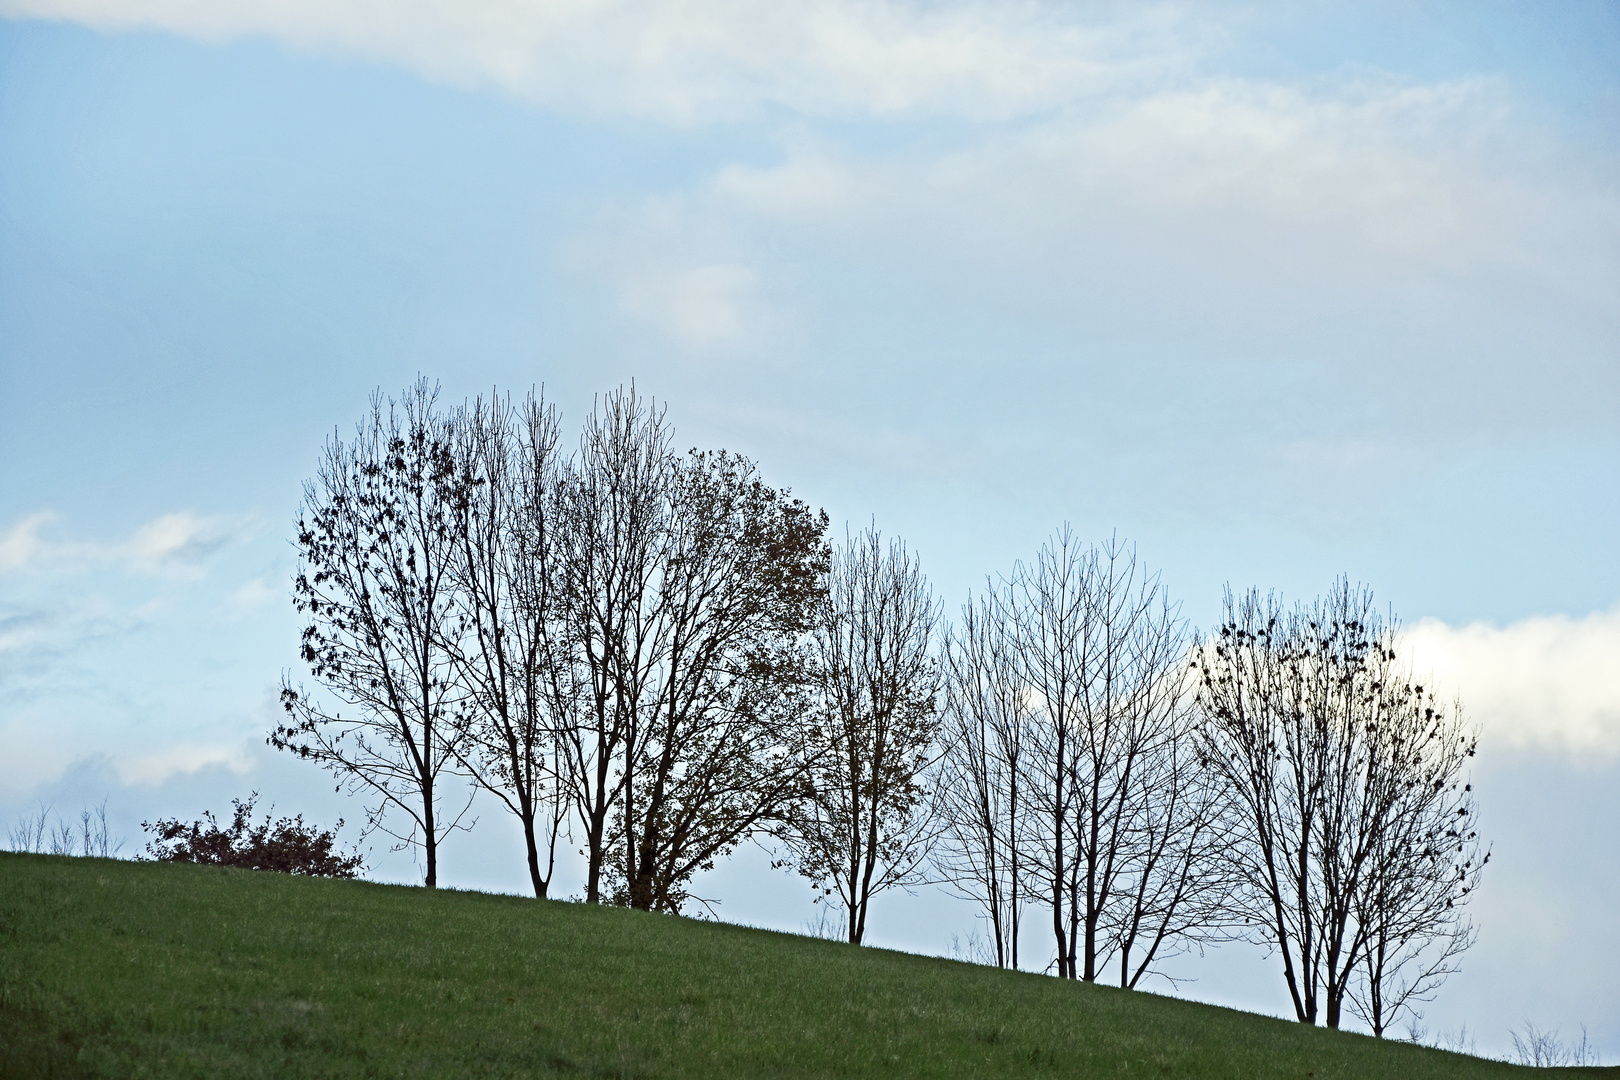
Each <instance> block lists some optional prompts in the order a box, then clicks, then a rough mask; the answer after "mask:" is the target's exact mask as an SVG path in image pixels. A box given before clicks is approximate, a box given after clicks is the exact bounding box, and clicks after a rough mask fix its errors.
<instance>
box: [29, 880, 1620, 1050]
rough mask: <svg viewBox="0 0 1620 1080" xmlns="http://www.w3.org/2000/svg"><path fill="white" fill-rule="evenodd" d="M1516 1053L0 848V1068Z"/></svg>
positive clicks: (713, 930) (736, 939)
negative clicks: (1455, 1049) (1412, 1042)
mask: <svg viewBox="0 0 1620 1080" xmlns="http://www.w3.org/2000/svg"><path fill="white" fill-rule="evenodd" d="M1528 1071H1529V1070H1525V1069H1521V1068H1519V1067H1516V1066H1510V1065H1504V1064H1501V1063H1497V1062H1489V1061H1481V1060H1478V1059H1474V1058H1469V1057H1464V1056H1460V1055H1456V1054H1449V1053H1444V1052H1442V1051H1438V1050H1430V1049H1425V1048H1422V1047H1415V1046H1409V1045H1404V1044H1400V1043H1388V1042H1379V1041H1377V1040H1374V1039H1371V1038H1367V1037H1364V1036H1359V1035H1351V1034H1344V1033H1339V1032H1330V1031H1324V1030H1320V1029H1310V1028H1305V1027H1301V1026H1300V1025H1297V1024H1292V1023H1286V1022H1283V1021H1280V1020H1273V1019H1268V1018H1264V1017H1259V1016H1253V1015H1249V1014H1247V1013H1241V1012H1234V1011H1232V1010H1228V1009H1219V1008H1214V1007H1212V1006H1207V1005H1196V1004H1191V1003H1188V1002H1183V1001H1176V1000H1173V999H1170V998H1164V997H1158V996H1155V995H1151V994H1144V993H1141V992H1136V993H1132V992H1128V991H1121V990H1115V989H1111V988H1106V987H1099V986H1085V985H1075V984H1072V983H1062V982H1059V981H1058V980H1056V979H1051V978H1047V977H1043V976H1039V975H1031V974H1022V973H1016V972H1004V971H995V970H992V969H987V968H982V967H976V966H973V965H969V964H962V963H957V962H954V961H950V960H940V959H932V958H928V957H920V956H910V955H906V954H903V953H893V952H885V951H882V950H877V949H857V948H854V947H851V946H847V945H840V944H834V943H829V942H824V941H816V940H812V939H809V938H801V937H795V936H793V935H787V934H776V933H770V932H767V931H762V930H749V929H744V928H741V927H736V926H727V925H724V924H717V923H706V922H698V921H693V920H688V919H676V918H670V917H667V916H660V915H648V914H643V913H640V912H632V911H622V910H614V909H602V908H590V907H586V906H584V905H578V904H567V903H555V902H545V901H535V900H526V899H522V898H518V897H509V896H490V895H485V894H481V893H462V892H448V891H441V892H428V891H426V890H423V889H414V888H404V887H399V886H388V885H376V884H371V883H367V882H344V881H322V880H310V879H300V878H293V877H288V876H285V875H281V874H270V873H256V872H253V871H244V870H223V869H218V868H212V867H197V866H177V865H160V864H153V863H132V862H113V861H107V860H100V859H68V858H59V857H52V856H43V855H15V854H0V1076H7V1077H9V1076H28V1077H48V1076H64V1077H69V1076H163V1077H171V1076H174V1077H180V1076H209V1077H214V1076H457V1077H460V1076H468V1077H472V1076H479V1077H482V1076H492V1077H493V1076H591V1077H648V1078H652V1077H713V1076H747V1077H768V1076H783V1077H788V1076H791V1077H812V1076H839V1077H857V1076H884V1077H892V1076H929V1077H999V1076H1018V1077H1045V1076H1053V1077H1058V1076H1105V1077H1155V1078H1156V1077H1233V1078H1243V1080H1255V1078H1264V1077H1296V1078H1312V1080H1327V1078H1330V1077H1412V1078H1424V1077H1435V1078H1440V1077H1496V1076H1507V1075H1513V1074H1521V1073H1525V1072H1528ZM1571 1071H1575V1070H1571ZM1582 1071H1590V1072H1597V1073H1603V1074H1607V1075H1611V1076H1620V1069H1604V1070H1582Z"/></svg>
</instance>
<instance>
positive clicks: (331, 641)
mask: <svg viewBox="0 0 1620 1080" xmlns="http://www.w3.org/2000/svg"><path fill="white" fill-rule="evenodd" d="M437 396H438V388H437V387H436V386H433V385H431V384H429V383H428V382H427V380H425V379H419V380H417V382H416V384H415V385H414V386H412V387H411V388H410V389H409V390H407V391H406V393H405V394H404V395H403V397H402V399H401V400H400V401H398V402H395V401H393V400H392V399H390V400H388V401H387V402H386V403H385V402H384V400H383V398H382V396H381V394H380V393H379V394H376V395H373V397H372V401H371V411H370V414H369V415H368V416H367V417H366V419H365V420H364V421H362V422H361V423H360V425H359V426H358V428H357V430H356V432H355V435H354V438H353V439H351V440H347V441H345V440H343V439H340V438H339V437H338V436H337V435H335V434H334V435H333V436H332V438H331V439H329V440H328V441H327V444H326V448H325V451H324V453H323V455H322V459H321V463H320V466H319V468H318V469H317V471H316V475H315V478H314V479H313V480H311V481H310V482H308V483H307V484H305V486H304V512H303V514H302V515H301V516H300V518H299V520H298V529H297V541H296V543H297V547H298V552H299V560H300V561H299V568H298V572H297V575H296V577H295V578H294V580H293V598H294V603H295V605H296V606H297V609H298V611H299V613H300V614H301V615H303V616H304V617H305V619H306V620H307V621H306V624H305V628H304V632H303V645H302V654H303V659H304V662H305V663H306V664H308V665H309V668H310V672H311V674H312V675H313V676H314V678H315V679H316V681H317V682H318V683H320V684H321V686H322V687H324V688H325V690H326V691H327V693H328V694H329V695H330V696H331V697H332V698H335V699H336V700H337V701H338V702H340V703H342V704H344V705H347V706H349V707H350V709H351V711H350V712H349V714H348V715H347V716H345V715H343V713H341V712H339V711H337V710H335V709H333V708H332V707H331V706H329V705H327V704H325V703H323V702H322V701H321V700H320V699H318V698H316V697H315V696H313V695H311V694H310V693H307V692H306V691H305V690H304V689H303V687H301V686H294V685H293V683H292V682H291V681H290V680H289V679H284V680H283V683H282V690H281V701H282V705H283V707H284V709H285V711H286V713H287V720H286V722H284V723H282V724H279V725H277V726H276V727H275V728H274V729H273V730H272V731H271V733H270V737H269V739H268V742H269V743H270V745H272V746H274V747H276V748H277V749H281V750H287V751H290V752H292V753H295V754H297V755H298V756H300V757H303V758H307V759H310V760H313V761H316V762H318V763H319V764H321V765H323V766H325V767H326V768H328V769H330V770H332V772H333V773H335V774H336V775H337V776H338V778H339V784H340V786H347V787H348V788H349V789H350V790H352V791H359V792H364V793H367V794H369V795H370V797H371V799H372V800H374V801H373V802H372V803H371V805H369V806H368V807H367V815H368V819H369V824H370V825H371V826H372V827H376V828H380V829H382V830H383V831H385V832H387V833H388V834H389V835H391V836H393V837H395V838H396V839H397V840H398V841H399V842H400V843H401V844H402V845H407V844H408V845H415V846H418V847H419V848H420V849H421V850H422V852H423V854H424V855H425V862H426V868H425V872H426V877H425V880H426V884H427V886H428V887H429V888H432V887H433V886H434V885H436V884H437V882H438V865H439V864H438V851H439V843H440V841H441V840H442V839H443V838H444V836H445V835H446V834H447V833H448V832H449V831H451V830H452V829H454V828H455V827H456V826H457V824H458V823H459V821H460V818H461V814H462V813H464V812H465V810H466V808H467V805H468V804H467V803H463V804H462V805H461V806H460V808H459V810H455V811H448V812H447V810H446V809H445V808H444V807H443V806H442V805H441V803H442V800H443V799H444V797H445V794H446V792H445V790H444V780H445V779H446V776H447V774H448V773H449V772H451V771H453V768H454V765H455V761H456V754H457V749H458V743H459V742H460V740H461V738H462V732H461V730H460V729H459V728H458V727H457V725H456V723H455V719H454V713H455V710H456V707H457V698H458V689H457V681H456V679H455V673H454V670H453V664H452V655H453V648H452V646H451V644H450V639H451V638H452V637H453V636H454V635H455V633H456V630H455V606H456V602H455V589H454V580H453V576H452V569H453V566H454V562H455V551H456V542H457V524H458V521H459V519H460V515H461V507H462V504H463V503H464V501H465V499H466V497H467V493H466V491H465V489H464V488H463V486H462V484H461V474H460V470H458V468H457V465H456V454H455V445H454V443H455V440H454V438H453V435H452V432H451V429H450V426H449V424H448V422H447V420H446V419H445V417H444V416H443V415H442V414H441V413H440V412H439V411H438V409H437ZM458 801H459V800H458ZM469 802H470V799H469ZM399 815H402V816H403V817H404V822H403V823H402V824H398V825H396V824H395V823H394V822H395V818H396V816H399Z"/></svg>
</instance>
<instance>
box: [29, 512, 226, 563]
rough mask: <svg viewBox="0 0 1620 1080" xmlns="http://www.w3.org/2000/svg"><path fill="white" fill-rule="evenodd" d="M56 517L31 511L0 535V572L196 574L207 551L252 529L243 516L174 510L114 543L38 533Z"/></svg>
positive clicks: (207, 556) (208, 554)
mask: <svg viewBox="0 0 1620 1080" xmlns="http://www.w3.org/2000/svg"><path fill="white" fill-rule="evenodd" d="M56 517H57V515H56V514H54V513H51V512H49V511H42V512H39V513H34V514H30V515H28V516H27V517H25V518H23V520H22V521H21V522H19V523H18V524H16V525H15V526H13V527H12V528H11V530H10V531H9V532H7V533H6V534H5V535H4V536H3V537H0V573H6V572H12V573H20V572H23V571H28V572H30V573H34V574H39V573H57V574H63V573H67V574H72V573H81V572H84V571H86V570H91V569H94V568H96V567H100V566H109V565H114V566H116V565H123V566H124V567H125V568H126V569H128V570H130V571H132V572H134V573H137V574H147V575H159V576H164V577H181V578H198V577H202V576H203V575H204V574H205V573H206V570H205V564H206V562H207V560H208V558H209V557H210V556H211V555H213V554H214V553H215V552H217V551H219V550H220V549H221V548H223V547H225V546H227V545H228V544H231V543H233V542H235V541H237V540H240V539H243V538H245V537H246V536H247V534H248V532H249V531H250V529H251V522H250V521H248V520H246V519H237V520H232V519H226V518H222V517H211V516H204V515H199V514H193V513H191V512H189V511H179V512H177V513H171V514H163V515H162V516H160V517H157V518H154V519H153V520H151V521H148V522H146V523H145V524H143V525H141V526H139V527H138V528H136V529H135V531H134V532H133V533H132V534H131V535H130V537H129V539H127V540H124V541H120V542H116V543H110V544H109V543H97V542H90V541H81V540H72V539H67V538H62V537H50V536H41V535H40V531H41V529H42V527H43V526H45V525H46V524H48V523H50V522H52V521H55V520H56Z"/></svg>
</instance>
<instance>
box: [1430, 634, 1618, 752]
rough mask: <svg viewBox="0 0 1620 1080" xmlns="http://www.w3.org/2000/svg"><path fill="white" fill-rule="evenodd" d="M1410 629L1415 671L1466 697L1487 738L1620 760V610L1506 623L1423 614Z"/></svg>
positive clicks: (1504, 743) (1516, 745)
mask: <svg viewBox="0 0 1620 1080" xmlns="http://www.w3.org/2000/svg"><path fill="white" fill-rule="evenodd" d="M1406 636H1407V644H1408V647H1409V648H1410V649H1411V652H1412V655H1413V657H1414V660H1415V663H1416V667H1417V670H1418V671H1419V672H1420V673H1422V672H1432V673H1433V677H1434V679H1435V685H1436V686H1438V687H1440V688H1441V689H1442V691H1443V692H1445V693H1448V694H1449V693H1451V692H1455V693H1457V694H1458V695H1459V696H1460V697H1461V699H1462V703H1463V708H1464V710H1465V712H1466V714H1467V715H1468V716H1469V717H1471V718H1472V719H1474V720H1475V721H1477V722H1478V723H1479V724H1480V725H1481V727H1482V728H1483V736H1482V737H1483V739H1484V740H1485V742H1486V743H1487V744H1488V745H1490V746H1493V747H1507V748H1510V749H1525V750H1542V751H1552V752H1554V753H1560V754H1567V755H1568V756H1570V757H1571V758H1573V759H1575V760H1591V759H1603V760H1613V759H1615V758H1616V757H1620V609H1616V610H1614V611H1609V612H1600V613H1595V614H1592V615H1587V616H1585V617H1584V618H1571V617H1569V616H1565V615H1550V616H1538V617H1536V618H1530V619H1524V620H1522V621H1520V622H1515V623H1510V624H1508V625H1507V626H1493V625H1491V624H1489V623H1471V624H1469V625H1467V626H1460V627H1452V626H1447V625H1446V624H1445V623H1442V622H1440V621H1438V620H1435V619H1424V620H1423V621H1421V622H1419V623H1418V624H1417V625H1416V626H1414V627H1412V628H1411V629H1410V630H1409V631H1408V632H1407V635H1406Z"/></svg>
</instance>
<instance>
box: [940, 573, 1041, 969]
mask: <svg viewBox="0 0 1620 1080" xmlns="http://www.w3.org/2000/svg"><path fill="white" fill-rule="evenodd" d="M1007 606H1008V599H1007V597H1006V596H1005V595H1004V594H998V592H997V591H996V590H995V589H994V588H993V587H991V588H987V589H986V591H985V592H984V593H983V594H982V595H981V596H980V597H978V599H977V600H975V599H974V598H973V597H971V596H970V597H969V598H968V602H967V603H966V604H964V605H963V606H962V621H961V623H960V624H959V625H958V626H956V627H954V628H952V630H951V631H950V632H949V633H948V634H947V636H946V641H945V658H944V681H945V694H944V709H943V719H942V730H941V736H940V742H941V746H942V749H941V762H940V778H939V781H940V782H939V800H940V815H941V824H942V826H943V830H942V833H941V837H940V845H939V847H938V848H937V849H936V851H935V865H936V866H937V867H938V868H939V871H940V875H941V877H942V879H943V880H944V881H945V882H946V883H948V884H949V885H950V886H951V887H952V888H954V889H955V890H956V891H957V892H959V893H961V894H962V895H965V896H967V897H968V898H970V899H972V900H974V901H976V902H977V903H978V904H979V905H980V906H981V907H982V908H983V909H984V916H985V919H986V921H987V922H988V923H989V926H990V937H991V942H992V945H993V948H994V954H995V959H996V966H997V967H1011V968H1016V967H1017V966H1018V930H1019V926H1020V923H1021V922H1022V919H1023V911H1024V908H1025V906H1026V904H1027V903H1028V898H1027V897H1026V896H1025V895H1024V893H1023V886H1024V884H1025V879H1026V877H1027V876H1028V869H1027V868H1026V867H1025V866H1024V865H1023V863H1022V859H1023V857H1024V855H1025V852H1024V850H1023V849H1024V847H1025V846H1026V845H1027V843H1028V839H1027V837H1026V836H1025V830H1026V828H1027V825H1028V820H1027V819H1028V818H1029V806H1028V793H1027V790H1026V788H1025V786H1024V771H1025V770H1026V769H1027V768H1028V762H1027V761H1026V760H1025V752H1026V748H1027V746H1028V743H1029V740H1030V731H1029V726H1030V723H1031V721H1032V719H1033V717H1032V715H1031V710H1030V707H1029V703H1028V700H1027V695H1026V693H1025V689H1026V687H1025V683H1024V681H1023V680H1022V678H1021V677H1020V675H1019V671H1018V655H1017V650H1016V649H1015V647H1014V644H1013V641H1012V626H1011V619H1010V615H1009V612H1008V610H1007Z"/></svg>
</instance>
